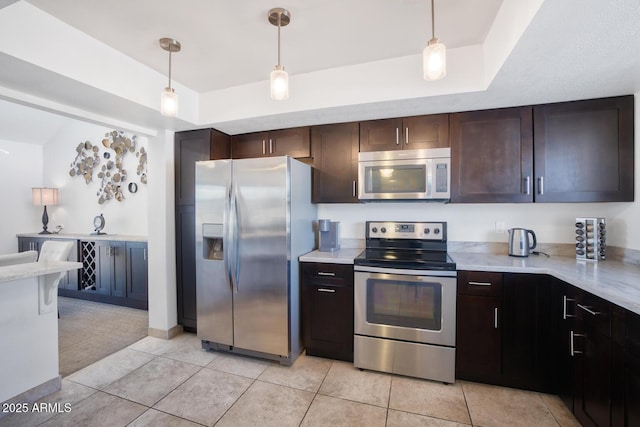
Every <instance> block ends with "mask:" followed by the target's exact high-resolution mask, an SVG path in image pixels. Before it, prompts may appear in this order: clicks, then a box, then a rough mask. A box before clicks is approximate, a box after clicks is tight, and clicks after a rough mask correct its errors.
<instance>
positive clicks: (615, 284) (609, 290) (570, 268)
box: [299, 248, 640, 315]
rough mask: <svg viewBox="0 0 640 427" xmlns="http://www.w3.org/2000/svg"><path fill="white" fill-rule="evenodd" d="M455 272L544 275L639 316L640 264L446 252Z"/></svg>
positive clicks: (349, 252)
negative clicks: (454, 266) (454, 264)
mask: <svg viewBox="0 0 640 427" xmlns="http://www.w3.org/2000/svg"><path fill="white" fill-rule="evenodd" d="M362 251H363V248H345V249H340V250H339V251H336V252H320V251H318V250H315V251H312V252H309V253H308V254H304V255H302V256H300V257H299V261H301V262H324V263H334V264H353V259H354V258H355V257H356V256H358V255H359V254H360V253H361V252H362ZM449 255H450V256H451V258H452V259H453V261H454V262H455V263H456V269H457V270H458V271H492V272H498V273H528V274H547V275H550V276H553V277H555V278H557V279H559V280H562V281H564V282H566V283H569V284H571V285H573V286H575V287H577V288H580V289H582V290H585V291H587V292H590V293H592V294H594V295H596V296H599V297H601V298H603V299H605V300H607V301H609V302H611V303H614V304H616V305H618V306H620V307H622V308H625V309H627V310H629V311H631V312H633V313H636V314H638V315H640V265H637V264H631V263H624V262H621V261H615V260H605V261H599V262H591V261H581V260H577V259H575V258H573V257H564V256H556V255H552V256H550V257H548V258H547V257H546V256H544V255H531V256H529V257H523V258H519V257H512V256H508V255H499V254H490V253H476V252H449Z"/></svg>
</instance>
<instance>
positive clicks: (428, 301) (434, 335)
mask: <svg viewBox="0 0 640 427" xmlns="http://www.w3.org/2000/svg"><path fill="white" fill-rule="evenodd" d="M366 228H367V230H366V249H365V251H364V252H362V253H361V254H360V255H359V256H358V257H357V258H356V259H355V260H354V271H355V273H354V279H355V281H354V286H355V289H354V292H355V295H354V297H355V302H354V306H355V319H354V321H355V325H354V327H355V336H354V365H355V366H356V367H358V368H363V369H371V370H376V371H383V372H392V373H396V374H401V375H408V376H412V377H418V378H425V379H431V380H436V381H442V382H447V383H453V382H454V380H455V359H456V353H455V352H456V350H455V344H456V265H455V263H454V262H453V261H452V260H451V258H450V257H449V255H448V254H447V223H446V222H390V221H386V222H382V221H368V222H367V223H366Z"/></svg>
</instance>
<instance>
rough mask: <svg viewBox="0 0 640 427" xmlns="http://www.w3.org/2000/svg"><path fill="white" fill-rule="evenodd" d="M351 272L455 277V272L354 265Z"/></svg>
mask: <svg viewBox="0 0 640 427" xmlns="http://www.w3.org/2000/svg"><path fill="white" fill-rule="evenodd" d="M353 271H356V272H358V271H361V272H367V273H382V274H406V275H410V276H435V277H456V276H457V272H456V271H455V270H406V269H403V268H382V267H369V266H366V265H356V266H354V267H353Z"/></svg>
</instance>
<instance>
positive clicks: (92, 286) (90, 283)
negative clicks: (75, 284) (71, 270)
mask: <svg viewBox="0 0 640 427" xmlns="http://www.w3.org/2000/svg"><path fill="white" fill-rule="evenodd" d="M81 248H82V249H81V256H82V282H81V285H82V290H85V291H95V290H96V243H95V242H81Z"/></svg>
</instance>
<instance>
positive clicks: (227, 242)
mask: <svg viewBox="0 0 640 427" xmlns="http://www.w3.org/2000/svg"><path fill="white" fill-rule="evenodd" d="M231 194H232V193H231V185H229V187H228V188H227V200H226V201H225V203H226V206H225V215H226V217H227V218H226V225H227V226H226V227H225V229H224V233H225V236H224V241H223V246H222V251H223V253H224V274H225V277H226V280H227V284H228V285H229V288H230V290H231V291H232V292H233V276H232V274H231V260H232V259H233V253H232V251H231V248H232V247H233V245H232V242H233V235H232V232H231V231H232V230H233V228H232V227H233V217H232V215H231V203H232V199H231Z"/></svg>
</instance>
